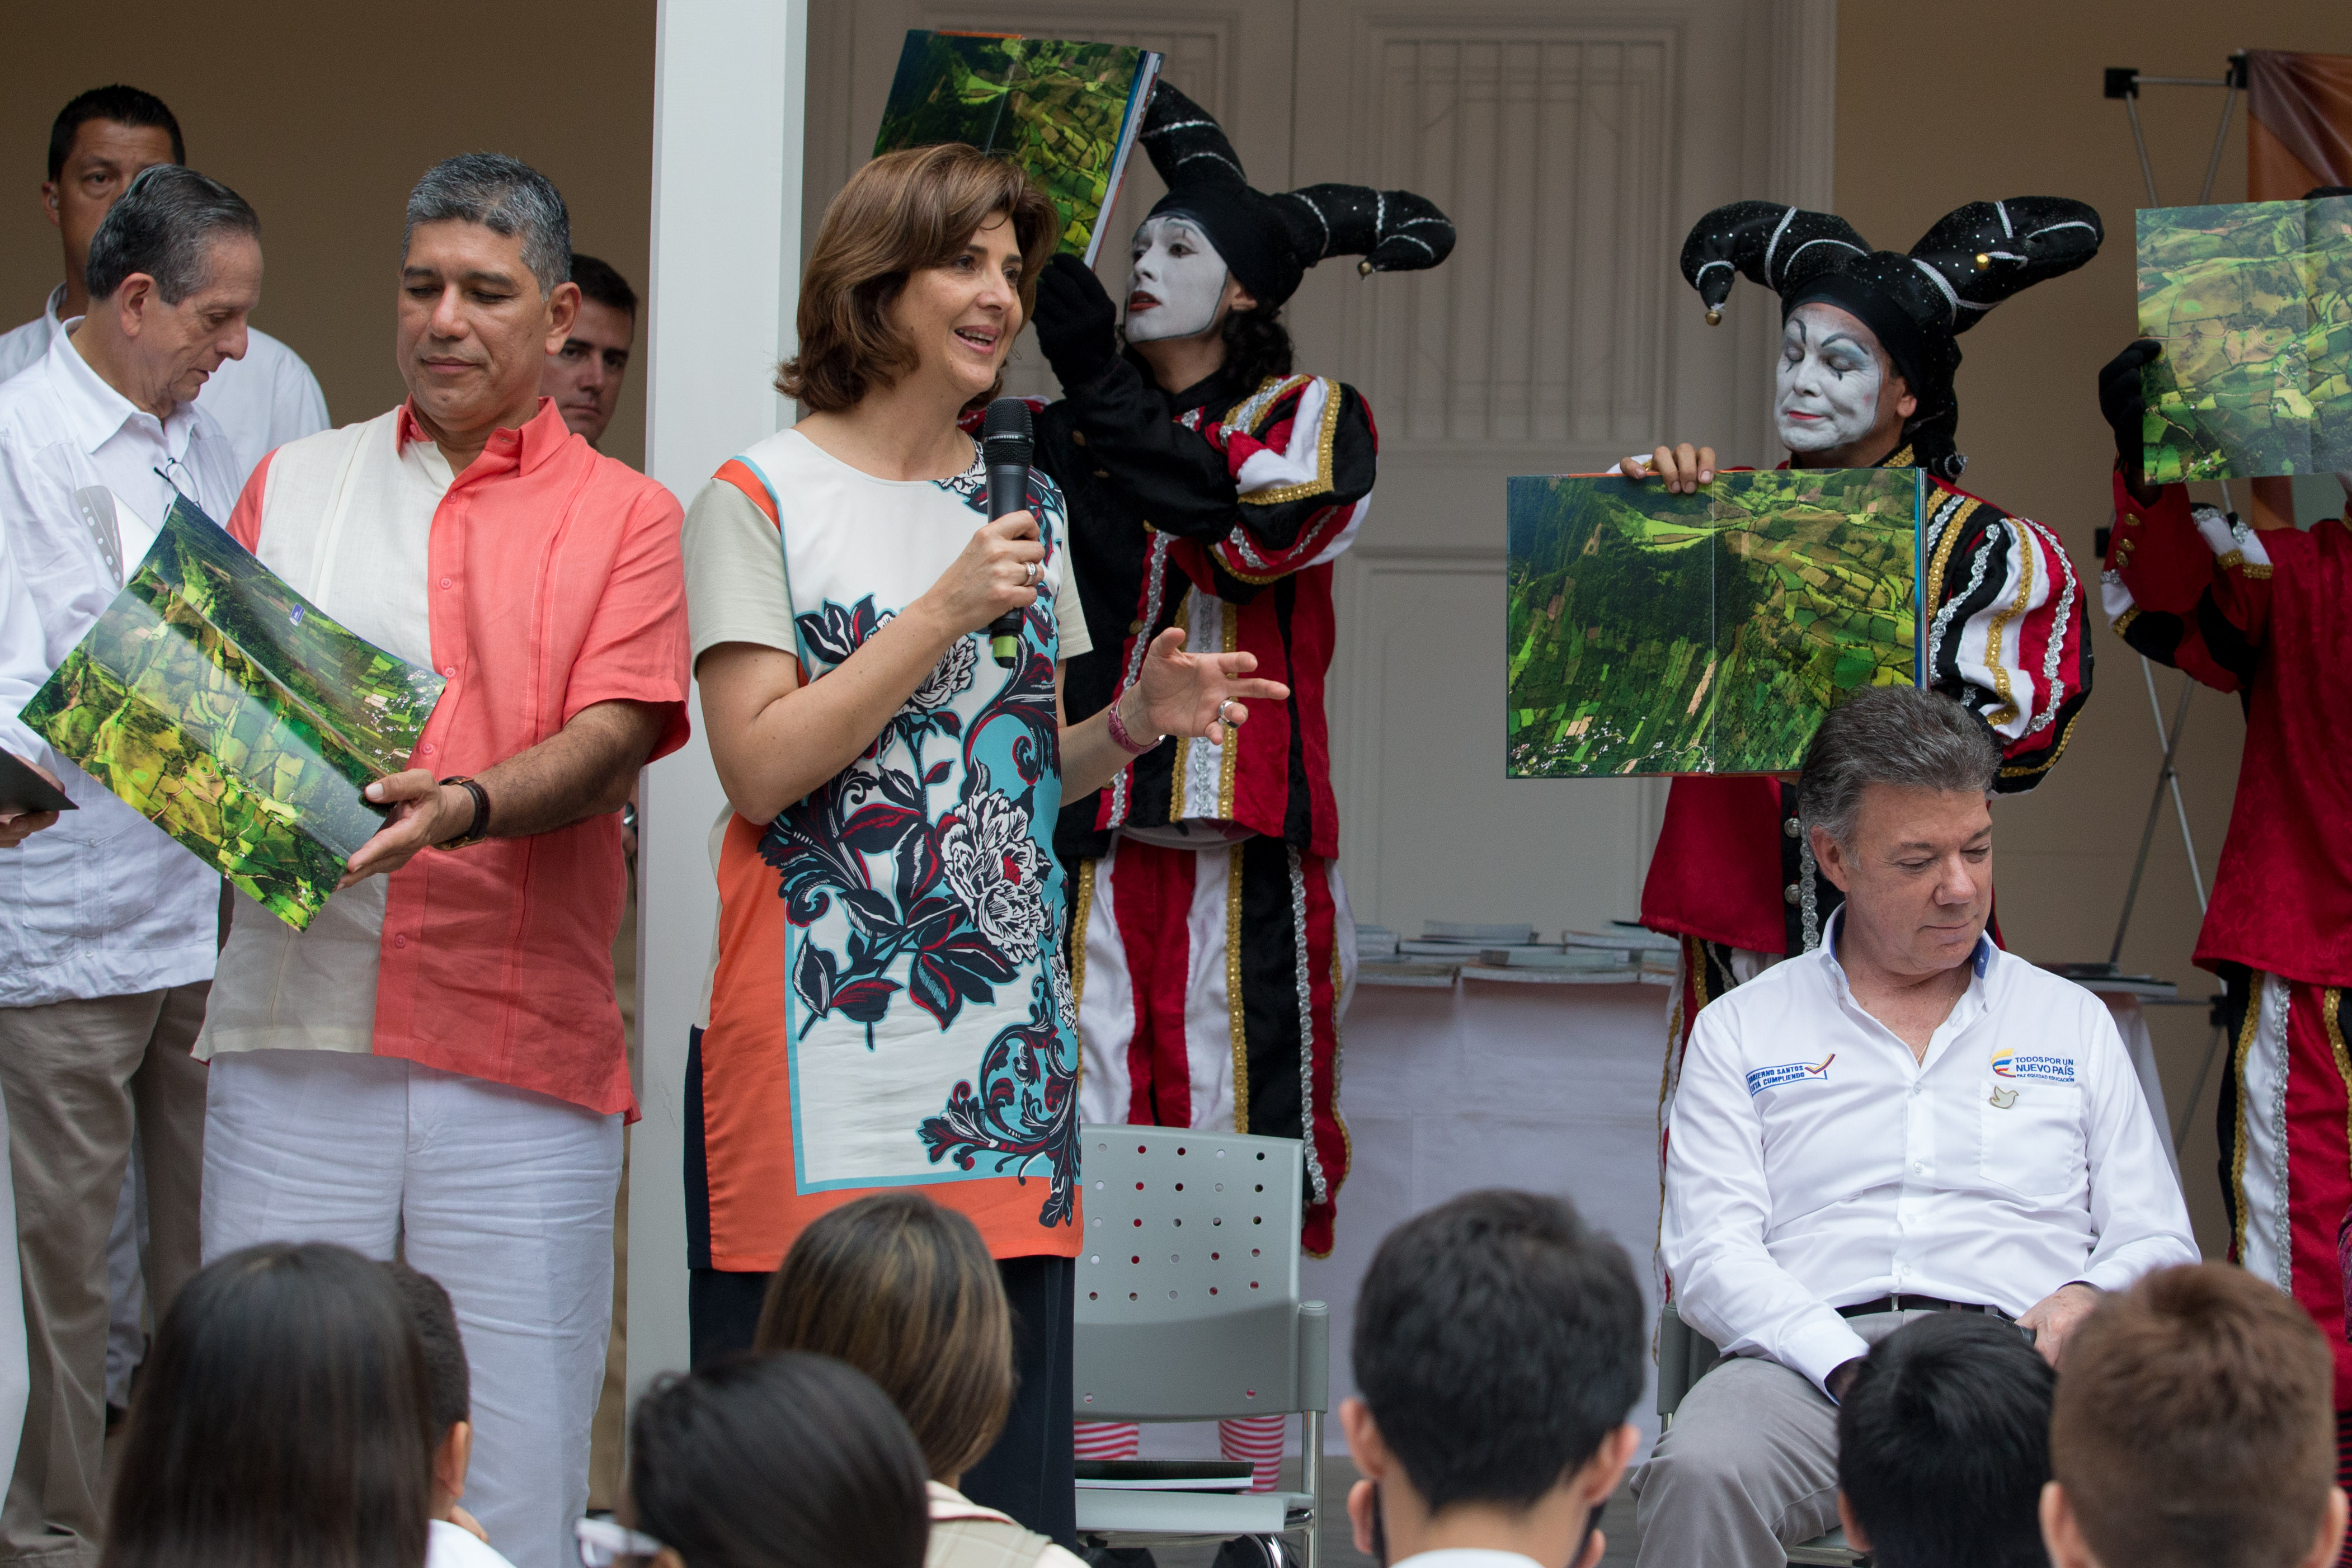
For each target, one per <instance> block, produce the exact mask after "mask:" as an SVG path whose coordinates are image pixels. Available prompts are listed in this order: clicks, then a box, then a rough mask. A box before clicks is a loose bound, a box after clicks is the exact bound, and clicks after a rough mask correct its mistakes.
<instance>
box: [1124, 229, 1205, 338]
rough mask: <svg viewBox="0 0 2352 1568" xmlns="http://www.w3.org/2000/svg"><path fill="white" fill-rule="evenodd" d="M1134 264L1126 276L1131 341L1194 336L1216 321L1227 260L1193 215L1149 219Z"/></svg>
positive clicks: (1139, 234)
mask: <svg viewBox="0 0 2352 1568" xmlns="http://www.w3.org/2000/svg"><path fill="white" fill-rule="evenodd" d="M1134 254H1135V265H1134V267H1132V268H1131V269H1130V270H1129V273H1128V275H1127V340H1128V341H1129V342H1130V343H1149V342H1152V341H1155V340H1159V339H1161V338H1190V337H1192V336H1194V335H1195V334H1197V333H1201V332H1205V331H1207V330H1208V329H1210V328H1212V327H1213V326H1215V325H1216V322H1217V301H1218V300H1219V299H1221V298H1223V297H1224V292H1225V258H1224V257H1223V256H1219V255H1218V254H1217V251H1216V247H1215V246H1212V245H1211V244H1210V243H1209V236H1208V235H1204V234H1202V232H1201V231H1200V229H1199V228H1198V227H1197V226H1196V225H1194V224H1193V223H1192V220H1191V219H1190V218H1184V217H1179V216H1177V215H1176V214H1173V213H1170V214H1162V215H1161V216H1160V217H1156V218H1146V219H1144V220H1143V226H1142V227H1140V228H1139V229H1137V230H1136V231H1135V253H1134Z"/></svg>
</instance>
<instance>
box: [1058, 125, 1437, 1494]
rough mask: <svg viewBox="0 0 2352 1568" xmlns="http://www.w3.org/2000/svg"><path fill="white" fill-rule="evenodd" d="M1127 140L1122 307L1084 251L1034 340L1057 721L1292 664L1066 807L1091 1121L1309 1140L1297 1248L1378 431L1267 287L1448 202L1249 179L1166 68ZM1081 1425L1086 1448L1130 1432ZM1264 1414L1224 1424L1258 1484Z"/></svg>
mask: <svg viewBox="0 0 2352 1568" xmlns="http://www.w3.org/2000/svg"><path fill="white" fill-rule="evenodd" d="M1140 135H1141V141H1142V143H1143V146H1144V148H1145V150H1146V151H1147V152H1149V154H1150V158H1151V162H1152V167H1153V168H1154V169H1155V170H1157V171H1158V172H1159V174H1160V178H1161V179H1162V180H1163V181H1165V182H1166V183H1167V185H1168V193H1167V195H1166V196H1164V197H1163V198H1161V200H1160V202H1159V204H1157V205H1155V206H1154V207H1153V208H1152V209H1151V212H1150V215H1149V216H1147V217H1146V218H1145V219H1144V221H1143V224H1142V225H1141V226H1140V227H1139V228H1138V229H1137V230H1136V233H1135V239H1134V245H1133V249H1132V253H1131V254H1132V267H1131V270H1130V272H1129V281H1128V288H1127V296H1126V298H1127V312H1126V329H1125V333H1124V343H1123V344H1122V341H1121V333H1120V331H1119V330H1118V324H1119V315H1118V310H1117V309H1116V308H1114V307H1113V304H1112V301H1111V299H1110V298H1109V296H1108V294H1107V293H1106V292H1105V291H1104V289H1103V287H1102V285H1101V284H1100V283H1099V282H1097V280H1096V278H1095V276H1094V274H1093V273H1092V272H1091V271H1090V270H1088V269H1087V267H1085V266H1083V265H1082V264H1081V263H1079V262H1078V260H1077V259H1076V257H1073V256H1057V257H1055V261H1054V263H1053V265H1052V266H1051V267H1049V268H1048V269H1047V270H1046V272H1045V277H1044V278H1043V280H1042V282H1041V284H1040V286H1039V290H1038V296H1037V319H1036V324H1037V341H1038V346H1039V347H1040V349H1041V350H1043V351H1044V353H1045V358H1046V360H1047V361H1048V362H1049V363H1051V365H1052V366H1053V369H1054V373H1055V375H1056V376H1057V377H1058V378H1059V379H1060V381H1061V383H1062V388H1063V396H1062V398H1061V400H1060V401H1059V402H1055V403H1053V404H1052V405H1050V406H1049V407H1047V408H1045V410H1044V411H1043V413H1041V414H1040V416H1039V418H1038V422H1037V462H1038V463H1039V465H1042V466H1043V467H1045V469H1046V470H1047V471H1048V472H1049V473H1051V474H1052V475H1053V476H1054V478H1055V481H1056V482H1057V483H1059V484H1060V485H1061V486H1062V489H1063V494H1064V496H1065V497H1066V499H1067V502H1068V507H1069V526H1070V529H1071V557H1072V559H1073V560H1074V561H1075V563H1076V572H1077V581H1078V589H1079V592H1080V595H1081V597H1082V601H1083V602H1084V605H1085V608H1086V616H1087V624H1088V626H1090V627H1098V628H1100V629H1101V638H1100V641H1099V642H1098V643H1097V644H1096V650H1095V652H1093V653H1087V654H1082V655H1080V656H1078V657H1076V658H1075V659H1073V660H1072V661H1071V662H1070V664H1069V668H1068V672H1067V674H1066V677H1065V679H1066V692H1065V699H1066V704H1067V708H1068V712H1069V714H1070V716H1072V718H1073V719H1076V718H1077V717H1079V716H1084V715H1087V714H1091V713H1093V712H1094V711H1095V710H1096V709H1097V708H1107V707H1109V706H1110V705H1111V703H1112V699H1113V698H1115V697H1116V696H1117V695H1118V693H1119V692H1120V691H1121V690H1122V689H1123V688H1124V687H1125V685H1128V684H1129V683H1130V682H1132V681H1133V680H1134V679H1135V678H1136V672H1137V670H1138V668H1139V664H1140V661H1141V660H1142V658H1143V654H1144V651H1145V649H1146V648H1148V647H1149V646H1150V643H1151V640H1152V638H1153V637H1154V636H1155V635H1157V634H1158V633H1159V632H1161V631H1162V630H1163V629H1166V628H1168V627H1171V626H1172V627H1181V628H1182V629H1183V631H1184V634H1185V637H1186V639H1187V643H1188V645H1189V646H1190V647H1191V648H1192V649H1193V650H1194V651H1196V652H1197V651H1201V650H1203V649H1212V648H1213V649H1223V650H1225V651H1228V652H1231V651H1246V652H1249V653H1255V655H1256V656H1257V670H1258V673H1259V674H1261V675H1263V676H1265V677H1267V678H1269V679H1273V680H1276V681H1281V682H1283V683H1285V684H1286V685H1288V686H1289V687H1290V693H1291V695H1290V699H1289V701H1288V702H1287V704H1285V705H1279V706H1276V705H1267V704H1255V705H1253V706H1252V707H1251V711H1250V716H1249V721H1248V723H1247V724H1246V726H1234V727H1230V728H1228V729H1227V730H1226V733H1225V738H1224V739H1223V742H1222V743H1221V744H1219V743H1212V742H1209V741H1205V740H1196V741H1187V740H1184V739H1181V738H1178V739H1175V740H1172V741H1170V742H1166V743H1162V744H1159V745H1156V746H1150V747H1139V748H1137V749H1139V752H1140V754H1139V756H1137V758H1136V759H1135V761H1134V762H1133V763H1132V764H1131V765H1130V766H1129V768H1127V769H1126V770H1124V771H1123V772H1121V773H1120V774H1118V776H1117V777H1116V778H1114V779H1112V781H1111V782H1110V784H1109V785H1108V787H1107V788H1105V789H1103V790H1101V791H1100V792H1099V793H1098V794H1096V795H1094V796H1092V797H1087V798H1082V799H1080V800H1076V801H1073V802H1071V803H1069V804H1068V805H1066V806H1065V808H1064V810H1063V811H1062V817H1061V822H1060V825H1059V828H1058V830H1057V831H1056V832H1055V852H1056V854H1057V855H1058V856H1059V858H1060V859H1061V861H1062V862H1063V864H1064V865H1065V866H1066V867H1067V868H1068V874H1069V877H1070V884H1071V886H1072V887H1073V888H1074V889H1075V890H1076V891H1075V893H1074V894H1073V906H1074V915H1073V917H1072V922H1071V925H1072V938H1071V939H1072V946H1073V949H1074V950H1073V953H1072V956H1071V973H1072V978H1073V981H1074V983H1075V984H1076V987H1077V989H1078V998H1079V999H1078V1030H1079V1039H1080V1042H1081V1047H1082V1050H1083V1052H1084V1060H1085V1076H1084V1079H1083V1081H1082V1082H1083V1088H1082V1090H1081V1095H1080V1114H1081V1115H1082V1116H1083V1117H1084V1119H1085V1120H1087V1121H1088V1122H1094V1123H1136V1124H1147V1125H1156V1126H1174V1127H1198V1128H1202V1129H1209V1130H1214V1131H1219V1132H1223V1131H1228V1130H1230V1131H1234V1132H1241V1133H1258V1134H1271V1135H1274V1136H1277V1137H1295V1138H1301V1139H1303V1140H1304V1141H1305V1145H1306V1165H1307V1195H1306V1197H1307V1208H1306V1214H1305V1245H1306V1247H1307V1250H1308V1251H1310V1252H1312V1253H1315V1254H1316V1255H1318V1256H1321V1255H1323V1254H1326V1253H1328V1251H1329V1250H1330V1248H1331V1225H1332V1209H1333V1204H1334V1200H1335V1199H1336V1197H1337V1196H1338V1194H1339V1184H1340V1183H1341V1181H1342V1180H1344V1179H1345V1178H1346V1176H1347V1174H1348V1162H1349V1145H1348V1136H1347V1132H1346V1129H1345V1127H1344V1126H1343V1125H1342V1124H1341V1123H1340V1120H1339V1103H1338V1091H1339V1016H1340V1013H1341V1011H1342V1010H1343V1009H1344V1006H1345V998H1346V995H1347V992H1348V988H1349V983H1350V982H1351V980H1352V979H1353V977H1354V969H1355V939H1354V923H1353V921H1352V919H1351V918H1350V916H1349V912H1348V897H1347V892H1346V889H1345V888H1344V887H1343V886H1342V885H1341V883H1340V879H1339V813H1338V810H1337V807H1336V805H1335V803H1334V800H1333V798H1332V791H1331V775H1330V747H1329V742H1328V738H1327V733H1326V727H1325V723H1324V714H1323V680H1324V673H1325V671H1326V669H1327V668H1328V665H1329V664H1330V660H1331V648H1332V606H1331V574H1332V565H1331V563H1332V561H1333V560H1334V559H1336V558H1337V557H1338V556H1339V554H1340V552H1341V551H1343V550H1345V549H1347V548H1348V547H1349V545H1350V544H1351V543H1353V542H1354V540H1355V538H1356V531H1357V529H1358V528H1360V526H1361V525H1362V522H1363V519H1364V515H1365V513H1366V511H1367V509H1368V507H1369V504H1370V497H1371V490H1372V481H1373V476H1374V470H1375V466H1376V463H1377V452H1378V445H1379V441H1378V436H1377V434H1376V433H1375V431H1374V429H1373V426H1372V416H1371V411H1370V409H1369V408H1368V407H1366V406H1365V402H1364V399H1363V396H1362V394H1361V393H1360V392H1357V391H1356V389H1355V388H1353V387H1351V386H1347V385H1344V384H1342V383H1341V382H1338V381H1335V380H1332V379H1330V378H1328V377H1325V376H1316V375H1306V374H1297V373H1294V371H1292V368H1291V346H1290V336H1289V333H1288V332H1287V331H1286V330H1285V329H1284V327H1283V324H1282V320H1281V316H1280V312H1281V309H1282V305H1283V302H1284V301H1285V300H1286V299H1288V298H1290V296H1291V294H1292V293H1293V292H1294V291H1295V290H1297V287H1298V286H1299V283H1300V281H1301V279H1302V277H1304V276H1305V273H1306V271H1307V268H1308V267H1313V266H1315V265H1316V263H1318V262H1319V261H1321V260H1323V259H1325V258H1326V257H1328V256H1362V257H1363V258H1364V259H1363V261H1362V262H1361V263H1360V270H1361V271H1362V272H1364V273H1365V274H1366V275H1369V274H1370V273H1371V272H1374V271H1402V270H1412V269H1415V268H1420V267H1434V266H1436V265H1437V264H1438V263H1439V262H1441V261H1443V260H1444V259H1445V256H1446V254H1447V252H1449V251H1450V250H1452V249H1453V247H1454V225H1452V224H1451V223H1449V222H1448V221H1447V220H1446V218H1445V216H1444V214H1442V213H1440V212H1439V211H1438V210H1437V209H1436V207H1434V206H1433V205H1432V204H1430V203H1429V202H1427V201H1425V200H1423V198H1421V197H1419V196H1416V195H1413V194H1412V193H1407V192H1402V191H1375V190H1370V189H1367V188H1364V187H1360V186H1354V185H1313V186H1309V187H1307V188H1306V189H1304V190H1299V191H1292V192H1288V193H1282V194H1277V195H1267V194H1265V193H1261V192H1258V191H1256V190H1254V189H1252V188H1251V186H1250V185H1249V183H1247V180H1246V179H1245V177H1244V173H1243V171H1242V165H1241V160H1240V158H1239V157H1238V156H1237V155H1236V154H1235V152H1234V148H1233V145H1232V143H1231V142H1229V141H1227V140H1226V138H1225V134H1224V132H1223V130H1222V129H1220V128H1219V126H1218V124H1217V122H1216V121H1215V120H1213V119H1211V118H1210V116H1209V115H1208V113H1207V112H1206V111H1205V110H1202V109H1201V108H1200V106H1199V105H1197V104H1195V103H1193V102H1192V100H1191V99H1187V98H1186V97H1185V96H1184V95H1183V94H1182V93H1181V92H1179V91H1177V90H1176V89H1174V88H1172V87H1171V86H1169V85H1168V84H1167V83H1166V82H1165V81H1162V82H1160V84H1158V86H1157V88H1156V89H1154V92H1153V96H1152V99H1151V103H1150V107H1149V109H1148V110H1147V111H1146V114H1145V118H1144V122H1143V128H1142V131H1141V133H1140ZM1134 1430H1135V1429H1134V1428H1133V1427H1121V1428H1117V1429H1105V1428H1104V1427H1081V1429H1080V1435H1079V1450H1080V1457H1081V1458H1121V1457H1127V1456H1131V1455H1132V1454H1133V1453H1134V1451H1135V1446H1134V1445H1135V1437H1134ZM1281 1431H1282V1428H1281V1425H1280V1418H1279V1417H1276V1418H1273V1419H1272V1420H1270V1421H1269V1420H1268V1419H1267V1418H1265V1417H1257V1418H1253V1419H1251V1420H1248V1421H1243V1422H1228V1423H1226V1424H1225V1431H1224V1448H1225V1450H1226V1452H1227V1455H1228V1457H1229V1458H1246V1459H1249V1460H1250V1461H1251V1462H1252V1464H1253V1466H1254V1467H1255V1471H1256V1479H1257V1481H1258V1484H1259V1485H1260V1486H1261V1487H1265V1486H1270V1485H1271V1484H1272V1479H1273V1472H1274V1469H1275V1467H1276V1464H1277V1463H1278V1462H1279V1458H1280V1443H1281Z"/></svg>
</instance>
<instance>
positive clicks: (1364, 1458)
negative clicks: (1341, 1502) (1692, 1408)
mask: <svg viewBox="0 0 2352 1568" xmlns="http://www.w3.org/2000/svg"><path fill="white" fill-rule="evenodd" d="M1642 1318H1643V1306H1642V1290H1641V1287H1640V1286H1639V1285H1638V1284H1636V1283H1635V1282H1634V1280H1633V1264H1632V1263H1630V1262H1629V1261H1627V1260H1626V1257H1625V1249H1623V1248H1622V1247H1620V1246H1618V1245H1617V1243H1616V1242H1614V1241H1612V1240H1611V1239H1609V1238H1608V1237H1606V1236H1600V1235H1596V1234H1594V1233H1593V1232H1592V1231H1591V1230H1590V1229H1588V1228H1586V1227H1585V1225H1584V1222H1583V1221H1582V1220H1580V1219H1579V1218H1577V1216H1576V1211H1575V1210H1574V1209H1572V1208H1570V1207H1569V1206H1568V1205H1567V1204H1566V1203H1564V1202H1562V1201H1561V1200H1559V1198H1556V1197H1544V1196H1542V1195H1539V1194H1537V1193H1530V1192H1505V1191H1500V1190H1492V1191H1486V1192H1472V1193H1465V1194H1464V1195H1463V1196H1462V1197H1457V1198H1454V1200H1453V1201H1452V1202H1450V1203H1445V1204H1441V1205H1439V1206H1438V1207H1435V1208H1433V1209H1431V1210H1429V1211H1428V1212H1427V1213H1425V1214H1420V1215H1415V1216H1414V1217H1413V1218H1411V1219H1408V1220H1406V1221H1405V1222H1404V1223H1403V1224H1402V1225H1400V1226H1398V1227H1397V1228H1395V1229H1394V1230H1391V1232H1389V1234H1388V1237H1387V1239H1384V1240H1382V1241H1381V1246H1380V1250H1379V1251H1378V1252H1376V1253H1374V1254H1373V1256H1372V1265H1371V1267H1370V1269H1369V1270H1365V1273H1364V1283H1363V1288H1362V1290H1361V1291H1360V1293H1359V1294H1358V1296H1357V1298H1356V1326H1355V1347H1354V1361H1355V1373H1356V1386H1357V1387H1358V1388H1359V1389H1360V1390H1361V1391H1362V1392H1361V1393H1360V1394H1359V1395H1357V1396H1354V1397H1351V1398H1349V1399H1347V1400H1344V1401H1342V1402H1341V1403H1340V1406H1339V1425H1340V1426H1341V1427H1342V1428H1343V1429H1344V1430H1345V1431H1346V1433H1347V1437H1348V1452H1349V1455H1350V1456H1351V1457H1352V1458H1354V1459H1355V1462H1356V1469H1357V1470H1358V1472H1359V1473H1360V1475H1361V1476H1362V1477H1363V1479H1361V1480H1359V1481H1358V1482H1357V1483H1356V1484H1355V1486H1354V1487H1353V1488H1351V1489H1350V1490H1349V1493H1348V1520H1349V1523H1350V1524H1351V1525H1352V1526H1353V1527H1354V1531H1355V1537H1356V1549H1357V1550H1358V1551H1359V1552H1364V1553H1365V1554H1367V1555H1368V1556H1370V1558H1371V1559H1372V1561H1373V1562H1374V1563H1378V1564H1380V1565H1381V1568H1389V1564H1391V1563H1395V1564H1397V1565H1398V1568H1403V1565H1404V1564H1405V1563H1412V1565H1413V1568H1536V1564H1538V1563H1541V1564H1544V1565H1545V1568H1563V1565H1565V1568H1594V1564H1596V1563H1599V1562H1600V1561H1601V1552H1603V1551H1604V1550H1605V1549H1606V1548H1607V1546H1608V1542H1606V1541H1605V1540H1603V1539H1602V1537H1601V1529H1600V1524H1601V1508H1602V1506H1603V1505H1605V1504H1606V1503H1607V1502H1608V1500H1609V1498H1610V1496H1611V1494H1612V1493H1613V1492H1615V1491H1616V1490H1617V1482H1618V1480H1619V1479H1620V1478H1622V1476H1623V1475H1624V1473H1625V1464H1626V1461H1627V1460H1629V1459H1631V1458H1633V1450H1634V1448H1637V1447H1639V1446H1640V1443H1641V1437H1642V1435H1641V1433H1640V1431H1639V1430H1638V1429H1636V1428H1635V1427H1633V1425H1632V1424H1631V1423H1629V1422H1628V1421H1627V1420H1626V1419H1625V1416H1626V1413H1627V1412H1628V1411H1629V1410H1631V1409H1632V1408H1633V1401H1634V1400H1636V1399H1638V1398H1640V1397H1641V1394H1642V1376H1643V1367H1642V1364H1643V1360H1644V1359H1645V1358H1646V1354H1647V1352H1646V1349H1645V1346H1644V1344H1643V1340H1644V1335H1643V1331H1642Z"/></svg>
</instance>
